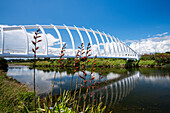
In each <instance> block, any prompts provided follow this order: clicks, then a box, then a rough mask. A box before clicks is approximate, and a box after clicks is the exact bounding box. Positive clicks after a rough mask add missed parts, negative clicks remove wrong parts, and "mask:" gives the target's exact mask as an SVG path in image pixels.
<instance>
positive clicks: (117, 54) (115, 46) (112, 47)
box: [0, 24, 139, 60]
mask: <svg viewBox="0 0 170 113" xmlns="http://www.w3.org/2000/svg"><path fill="white" fill-rule="evenodd" d="M38 28H39V29H40V30H41V32H42V35H43V38H44V41H45V45H43V46H44V47H45V52H44V54H37V57H51V58H56V57H59V56H58V55H57V54H53V53H50V54H48V40H47V36H46V33H45V31H44V28H47V29H54V30H55V31H56V33H57V35H58V37H59V41H60V42H59V44H60V49H61V48H62V46H63V42H62V38H64V37H61V34H60V32H59V29H65V30H67V32H68V34H69V37H70V39H71V43H72V49H73V50H72V53H70V54H68V55H66V56H64V57H65V58H69V57H75V53H76V49H75V43H74V37H73V35H72V33H71V31H70V30H76V31H77V33H78V36H79V38H80V39H81V43H84V37H83V36H82V34H81V32H80V31H84V32H85V33H86V35H87V37H88V39H89V42H90V44H91V47H92V51H91V54H92V55H91V56H90V57H91V58H93V57H94V56H95V55H96V54H94V50H93V49H94V48H93V42H92V37H91V36H90V34H89V32H91V33H93V35H94V38H95V40H96V42H97V48H98V51H97V52H98V56H97V57H98V58H125V59H137V60H138V59H139V57H138V54H137V53H136V52H135V51H134V50H133V49H131V48H130V47H129V46H128V45H126V44H125V43H123V42H122V41H120V40H119V39H116V38H115V37H114V36H111V35H109V34H105V33H104V32H102V33H101V32H99V31H98V30H97V31H94V30H92V29H86V28H84V27H83V28H79V27H76V26H73V27H72V26H66V25H64V26H58V25H52V24H51V25H38V24H37V25H24V26H23V25H22V26H0V29H1V37H2V39H1V40H2V43H1V44H2V46H1V47H2V51H1V53H0V57H11V58H13V57H19V58H21V57H23V58H30V57H33V54H31V53H29V51H30V50H29V38H28V33H27V29H38ZM16 29H22V30H23V32H24V34H25V35H24V36H25V38H26V52H25V53H23V54H17V53H15V54H14V53H12V52H11V53H5V51H4V44H5V42H4V33H3V31H12V30H16ZM96 34H99V36H100V38H101V40H102V45H103V46H104V54H103V53H102V54H101V48H100V43H99V40H98V38H99V37H97V35H96ZM103 36H104V37H103ZM104 38H106V40H107V41H106V42H105V41H104ZM108 38H110V40H111V42H110V41H109V39H108ZM113 40H114V41H113ZM106 43H108V48H106ZM107 49H109V50H107Z"/></svg>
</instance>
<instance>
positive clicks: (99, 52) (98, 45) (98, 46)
mask: <svg viewBox="0 0 170 113" xmlns="http://www.w3.org/2000/svg"><path fill="white" fill-rule="evenodd" d="M90 29H91V31H92V33H93V35H94V37H95V39H96V42H97V48H98V54H99V56H100V55H101V51H100V44H99V40H98V38H97V36H96V33H95V32H94V31H93V29H92V28H90Z"/></svg>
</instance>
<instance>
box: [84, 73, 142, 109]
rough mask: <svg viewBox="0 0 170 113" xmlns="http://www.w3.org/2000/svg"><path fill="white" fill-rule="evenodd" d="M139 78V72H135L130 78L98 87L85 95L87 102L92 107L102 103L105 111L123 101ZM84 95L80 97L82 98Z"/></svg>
mask: <svg viewBox="0 0 170 113" xmlns="http://www.w3.org/2000/svg"><path fill="white" fill-rule="evenodd" d="M139 77H140V72H139V71H137V72H135V74H133V75H132V76H128V77H125V78H122V79H120V80H118V81H115V82H112V83H109V84H107V85H105V86H103V87H101V88H100V87H98V88H97V89H95V90H91V91H89V93H88V94H87V102H86V103H93V104H94V105H95V104H97V103H100V102H102V103H103V104H104V105H106V106H107V109H108V108H110V107H113V106H114V105H116V104H118V103H119V102H120V101H122V100H123V98H125V97H126V96H127V95H128V94H129V93H130V92H131V91H132V90H133V89H134V87H135V84H136V82H137V81H138V79H139ZM84 95H85V94H83V95H82V97H83V96H84ZM81 100H82V101H83V98H82V99H81Z"/></svg>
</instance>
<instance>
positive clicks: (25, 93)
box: [0, 70, 33, 112]
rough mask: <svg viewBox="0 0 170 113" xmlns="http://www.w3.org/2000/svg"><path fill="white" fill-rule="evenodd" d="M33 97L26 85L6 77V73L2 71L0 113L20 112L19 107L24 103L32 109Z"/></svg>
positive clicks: (0, 73)
mask: <svg viewBox="0 0 170 113" xmlns="http://www.w3.org/2000/svg"><path fill="white" fill-rule="evenodd" d="M32 97H33V93H32V92H30V91H29V89H28V87H27V86H26V85H24V84H21V83H20V82H18V81H17V80H15V79H13V78H11V77H8V76H6V72H5V71H4V70H0V98H1V99H0V112H16V111H18V112H19V110H20V109H19V106H20V105H21V104H23V103H24V104H25V105H26V106H28V108H31V106H32V101H33V98H32ZM21 102H22V103H21Z"/></svg>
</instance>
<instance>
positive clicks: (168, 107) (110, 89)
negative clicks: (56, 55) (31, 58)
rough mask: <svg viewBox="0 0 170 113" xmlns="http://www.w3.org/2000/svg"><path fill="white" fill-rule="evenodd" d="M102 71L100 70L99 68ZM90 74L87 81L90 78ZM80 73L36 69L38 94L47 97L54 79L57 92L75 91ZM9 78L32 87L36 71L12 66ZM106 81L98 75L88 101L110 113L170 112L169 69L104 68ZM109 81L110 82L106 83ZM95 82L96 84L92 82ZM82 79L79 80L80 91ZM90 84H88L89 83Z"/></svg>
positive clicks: (96, 74) (9, 70)
mask: <svg viewBox="0 0 170 113" xmlns="http://www.w3.org/2000/svg"><path fill="white" fill-rule="evenodd" d="M96 70H100V69H96ZM86 72H87V74H88V75H87V76H86V79H87V80H88V78H89V77H90V72H89V71H86ZM78 74H80V75H82V72H79V73H78V72H77V73H75V74H74V75H73V74H71V73H70V72H69V71H68V70H66V71H63V72H61V73H59V72H54V71H48V72H47V71H46V72H45V71H42V70H36V89H37V91H38V94H39V95H41V96H42V95H48V94H49V93H50V92H51V87H52V84H53V81H54V76H55V85H54V93H55V94H59V93H60V87H61V89H62V91H64V90H74V89H75V87H76V80H77V75H78ZM7 75H8V76H10V77H13V78H14V79H16V80H18V81H19V82H21V83H25V84H27V85H30V86H32V83H33V80H32V75H33V70H32V69H29V67H27V66H10V67H9V68H8V72H7ZM103 76H104V77H103V78H102V79H101V78H100V77H99V74H98V72H96V73H95V81H96V82H100V85H99V86H98V88H96V89H94V90H90V93H89V94H88V97H89V95H90V94H92V95H93V96H92V98H90V97H89V99H88V101H87V102H89V103H91V102H92V101H94V100H95V102H96V103H98V102H99V98H102V102H103V103H104V105H106V106H107V110H108V111H113V112H115V113H125V112H126V113H170V69H169V68H145V69H136V70H126V69H116V68H115V69H114V68H112V69H109V68H108V69H104V74H103ZM105 81H107V82H105ZM93 83H94V82H93ZM80 84H81V79H80V78H79V79H78V88H80V87H81V86H80ZM87 84H88V83H87ZM91 84H92V83H91ZM84 86H86V85H85V84H84Z"/></svg>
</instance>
